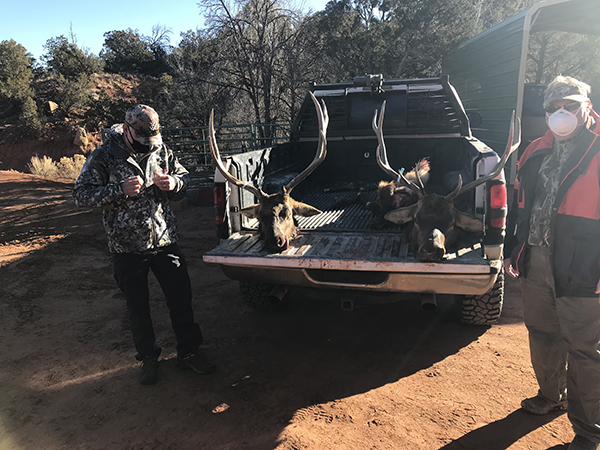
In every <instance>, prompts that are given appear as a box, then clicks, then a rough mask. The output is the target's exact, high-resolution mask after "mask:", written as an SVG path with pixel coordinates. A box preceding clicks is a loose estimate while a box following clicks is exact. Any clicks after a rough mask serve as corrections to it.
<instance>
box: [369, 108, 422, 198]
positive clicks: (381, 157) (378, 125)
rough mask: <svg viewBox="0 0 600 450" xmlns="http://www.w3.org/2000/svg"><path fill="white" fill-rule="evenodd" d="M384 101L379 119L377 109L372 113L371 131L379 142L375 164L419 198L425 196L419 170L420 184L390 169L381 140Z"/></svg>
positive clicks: (418, 178) (383, 142)
mask: <svg viewBox="0 0 600 450" xmlns="http://www.w3.org/2000/svg"><path fill="white" fill-rule="evenodd" d="M385 103H386V102H385V100H384V101H383V103H382V104H381V114H380V115H379V120H377V113H378V111H377V110H375V114H373V131H374V132H375V135H376V136H377V141H378V143H379V145H378V146H377V164H379V167H381V168H382V169H383V171H384V172H385V173H387V174H388V175H390V176H391V177H393V178H394V179H395V180H397V181H398V182H401V183H402V184H403V185H404V186H407V187H409V188H410V189H412V190H414V191H415V192H416V193H417V195H418V196H419V198H423V197H424V196H425V187H424V185H423V182H422V181H421V177H420V176H419V171H418V170H417V180H418V181H419V185H420V186H419V185H417V184H415V183H413V182H411V181H410V180H408V179H407V178H406V177H405V176H404V175H403V174H402V173H401V172H396V171H395V170H394V169H392V167H391V166H390V164H389V162H388V158H387V150H386V148H385V141H384V140H383V116H384V114H385Z"/></svg>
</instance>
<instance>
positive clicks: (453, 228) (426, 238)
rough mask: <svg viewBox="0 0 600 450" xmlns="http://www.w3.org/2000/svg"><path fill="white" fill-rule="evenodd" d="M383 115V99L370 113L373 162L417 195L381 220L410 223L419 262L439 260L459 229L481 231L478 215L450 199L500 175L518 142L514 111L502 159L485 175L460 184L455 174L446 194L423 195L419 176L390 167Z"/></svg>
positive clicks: (519, 136)
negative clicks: (414, 177)
mask: <svg viewBox="0 0 600 450" xmlns="http://www.w3.org/2000/svg"><path fill="white" fill-rule="evenodd" d="M384 114H385V101H384V102H383V103H382V105H381V114H379V118H378V117H377V116H378V111H377V110H375V115H374V116H373V131H375V134H376V135H377V141H378V144H379V145H378V147H377V162H378V164H379V166H380V167H381V168H382V169H383V170H384V171H385V172H386V173H388V174H389V175H391V176H392V177H394V178H397V179H398V183H399V184H402V185H404V186H406V187H407V188H409V189H410V190H411V191H413V192H415V193H416V195H417V197H418V199H417V201H416V203H414V204H411V205H409V206H404V207H400V208H397V209H393V210H391V211H389V212H388V213H386V214H385V219H386V220H388V221H389V222H393V223H397V224H407V223H411V222H412V224H413V230H412V233H411V237H410V239H411V243H412V244H413V245H415V246H416V247H417V248H418V257H419V258H420V259H421V260H422V261H440V260H441V259H442V258H443V256H444V254H445V253H446V247H447V246H448V245H452V244H453V243H454V242H456V239H457V237H458V235H459V232H460V231H461V230H463V231H466V232H471V233H481V232H483V229H484V225H483V222H482V221H481V220H480V219H479V218H478V217H475V216H473V215H471V214H468V213H465V212H463V211H459V210H458V209H457V208H456V207H455V206H454V199H455V198H456V197H457V196H459V195H461V194H464V193H465V192H469V191H471V190H473V189H475V188H476V187H477V186H480V185H482V184H483V183H486V182H487V181H489V180H491V179H493V178H495V177H497V176H498V175H499V174H500V172H501V171H502V169H503V168H504V165H505V164H506V161H507V160H508V157H509V156H510V155H511V154H512V152H514V151H515V150H516V149H517V148H518V147H519V145H520V143H521V126H520V122H519V120H518V118H517V119H515V113H514V112H513V115H512V119H511V124H510V133H509V137H508V143H507V146H506V150H505V151H504V154H503V155H502V159H501V160H500V161H499V162H498V164H497V165H496V167H495V168H494V170H492V172H491V173H490V174H489V175H486V176H484V177H482V178H479V179H477V180H475V181H472V182H471V183H468V184H467V185H465V186H463V184H462V177H461V176H460V175H459V176H458V185H457V187H456V189H455V190H454V191H453V192H451V193H450V194H448V195H446V196H440V195H437V194H427V193H426V192H425V184H424V183H423V182H422V180H421V179H417V182H414V181H412V180H409V179H407V177H405V176H404V175H403V174H402V173H399V172H396V171H395V170H394V169H392V168H391V167H390V165H389V163H388V159H387V151H386V148H385V142H384V139H383V131H382V127H383V116H384ZM515 141H516V142H515ZM418 173H419V172H417V174H418Z"/></svg>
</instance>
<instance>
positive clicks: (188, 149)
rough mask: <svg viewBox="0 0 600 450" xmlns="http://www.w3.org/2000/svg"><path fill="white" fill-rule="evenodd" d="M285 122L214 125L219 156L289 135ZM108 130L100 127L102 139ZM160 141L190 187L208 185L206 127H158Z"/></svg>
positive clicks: (209, 159) (209, 164)
mask: <svg viewBox="0 0 600 450" xmlns="http://www.w3.org/2000/svg"><path fill="white" fill-rule="evenodd" d="M290 125H291V124H289V123H270V124H254V123H252V124H242V125H223V126H220V127H215V133H216V135H217V141H218V144H219V151H220V153H221V155H222V156H226V155H233V154H236V153H243V152H248V151H252V150H258V149H260V148H265V147H270V146H272V145H275V144H277V143H279V142H286V141H288V140H289V138H290ZM108 131H109V130H108V129H107V128H103V129H102V131H101V133H102V142H105V140H106V136H107V134H108ZM160 133H161V135H162V138H163V142H164V143H165V144H167V145H168V146H169V148H171V149H172V150H173V152H174V153H175V155H176V156H177V159H178V160H179V162H180V163H181V164H183V166H184V167H185V168H186V169H187V170H188V171H189V172H190V187H192V188H205V187H212V183H213V179H214V170H215V164H214V163H213V162H212V157H211V155H210V150H209V148H208V127H186V128H180V127H162V128H161V129H160Z"/></svg>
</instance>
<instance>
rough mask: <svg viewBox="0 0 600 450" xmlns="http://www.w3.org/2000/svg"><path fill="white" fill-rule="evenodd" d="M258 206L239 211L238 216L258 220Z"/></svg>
mask: <svg viewBox="0 0 600 450" xmlns="http://www.w3.org/2000/svg"><path fill="white" fill-rule="evenodd" d="M258 207H259V204H258V203H257V204H255V205H250V206H246V207H245V208H242V209H240V214H243V215H244V216H246V217H248V218H249V219H258V210H259V208H258Z"/></svg>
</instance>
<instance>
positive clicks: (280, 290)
mask: <svg viewBox="0 0 600 450" xmlns="http://www.w3.org/2000/svg"><path fill="white" fill-rule="evenodd" d="M287 292H288V287H287V286H285V285H283V284H278V285H277V286H275V287H274V288H273V290H272V291H271V292H270V293H269V300H270V301H272V302H273V303H277V302H280V301H281V299H283V297H285V294H287Z"/></svg>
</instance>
